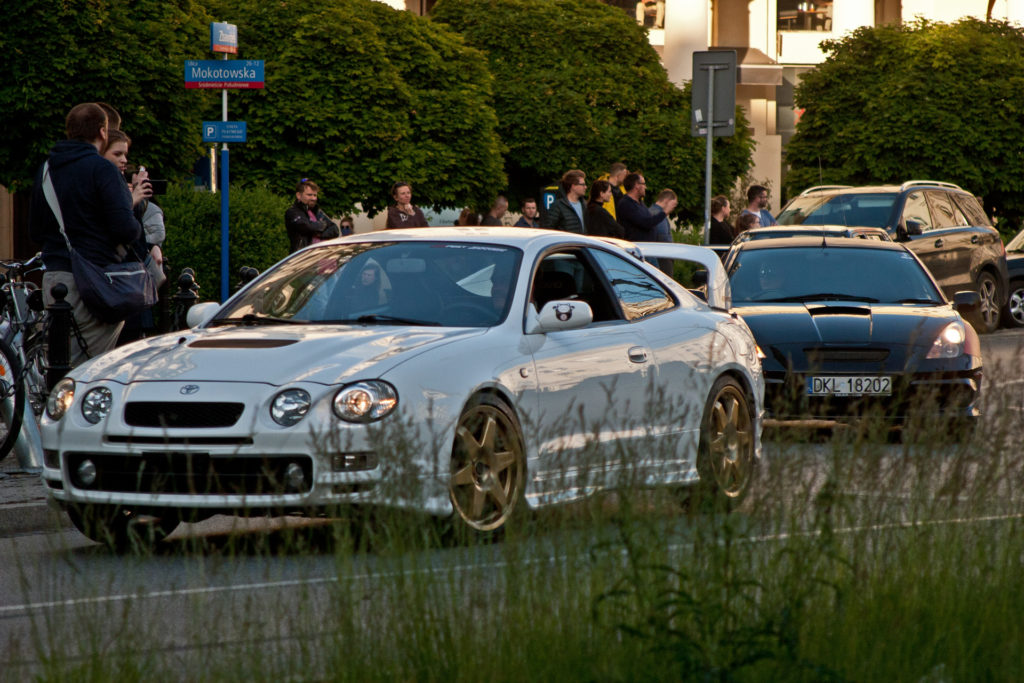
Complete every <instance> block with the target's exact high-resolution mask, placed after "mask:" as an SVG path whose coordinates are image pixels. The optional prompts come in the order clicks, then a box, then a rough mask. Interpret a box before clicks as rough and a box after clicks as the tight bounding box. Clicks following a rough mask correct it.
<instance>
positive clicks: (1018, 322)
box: [1003, 280, 1024, 327]
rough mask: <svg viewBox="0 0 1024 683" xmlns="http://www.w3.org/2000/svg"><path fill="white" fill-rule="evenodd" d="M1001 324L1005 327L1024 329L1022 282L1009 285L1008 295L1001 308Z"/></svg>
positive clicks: (1023, 291) (1023, 282)
mask: <svg viewBox="0 0 1024 683" xmlns="http://www.w3.org/2000/svg"><path fill="white" fill-rule="evenodd" d="M1003 324H1004V325H1006V326H1007V327H1024V280H1014V281H1013V282H1011V283H1010V295H1009V296H1008V297H1006V306H1004V307H1003Z"/></svg>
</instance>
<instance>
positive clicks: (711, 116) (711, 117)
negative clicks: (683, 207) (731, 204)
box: [704, 66, 718, 244]
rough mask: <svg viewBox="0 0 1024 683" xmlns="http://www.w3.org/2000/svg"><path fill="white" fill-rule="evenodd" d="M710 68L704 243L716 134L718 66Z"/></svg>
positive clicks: (708, 225) (708, 223) (707, 238)
mask: <svg viewBox="0 0 1024 683" xmlns="http://www.w3.org/2000/svg"><path fill="white" fill-rule="evenodd" d="M704 68H706V69H707V70H708V118H707V124H706V128H705V129H704V130H705V134H706V135H707V139H708V140H707V147H706V148H705V159H704V244H708V242H709V241H710V239H711V141H712V138H713V137H714V135H715V69H716V68H718V67H716V66H707V67H704Z"/></svg>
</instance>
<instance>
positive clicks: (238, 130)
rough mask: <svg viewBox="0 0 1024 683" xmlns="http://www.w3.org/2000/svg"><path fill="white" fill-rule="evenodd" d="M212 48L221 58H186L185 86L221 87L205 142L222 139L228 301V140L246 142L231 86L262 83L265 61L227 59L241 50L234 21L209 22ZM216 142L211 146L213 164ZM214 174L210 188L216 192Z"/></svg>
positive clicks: (224, 294) (223, 264) (223, 292)
mask: <svg viewBox="0 0 1024 683" xmlns="http://www.w3.org/2000/svg"><path fill="white" fill-rule="evenodd" d="M210 51H211V52H220V53H223V59H221V60H200V59H187V60H185V87H186V88H203V89H205V88H220V89H221V119H222V120H221V121H203V128H202V133H203V142H213V143H218V142H219V143H221V148H220V300H221V301H227V298H228V293H229V285H230V278H229V276H228V271H229V263H228V245H229V242H230V239H229V236H230V231H229V227H228V217H229V208H230V201H229V194H230V184H229V182H228V180H229V174H228V162H229V157H228V143H229V142H245V141H246V135H247V131H246V126H245V121H228V89H233V90H249V89H253V88H262V87H263V61H262V60H256V59H249V60H240V59H239V60H228V54H237V53H238V27H237V26H235V25H234V24H226V23H222V22H213V23H211V24H210ZM215 148H216V145H214V146H213V147H211V148H210V154H211V164H212V163H213V156H212V155H213V153H214V149H215ZM214 182H215V181H214V174H212V173H211V176H210V185H211V190H213V191H214V192H216V189H215V188H214V187H213V185H214Z"/></svg>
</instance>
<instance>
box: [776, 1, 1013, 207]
mask: <svg viewBox="0 0 1024 683" xmlns="http://www.w3.org/2000/svg"><path fill="white" fill-rule="evenodd" d="M822 47H823V49H824V50H825V52H826V53H827V55H828V57H827V59H826V61H825V62H824V63H822V64H821V65H819V66H818V67H817V68H815V69H814V70H813V71H810V72H808V73H807V74H805V75H804V76H803V78H802V80H801V83H800V85H799V87H798V88H797V90H796V93H795V100H796V104H797V106H798V107H801V108H803V109H804V113H803V115H802V117H801V119H800V123H799V125H798V126H797V132H796V135H795V136H794V137H793V139H792V140H791V141H790V143H789V145H788V146H787V149H786V161H787V164H788V165H789V170H788V172H787V175H786V186H787V189H788V190H789V192H790V193H794V192H799V191H800V190H802V189H803V188H805V187H807V186H808V185H817V184H819V183H847V184H853V185H864V184H871V183H894V182H902V181H904V180H910V179H913V178H928V179H934V180H943V181H949V182H954V183H958V184H960V185H962V186H963V187H964V188H965V189H968V190H970V191H971V192H974V193H975V194H978V195H980V196H982V197H983V199H984V202H985V206H986V209H987V210H989V211H990V212H992V213H994V214H996V215H998V216H1000V217H1001V218H1009V219H1011V220H1012V221H1013V222H1014V223H1018V222H1019V221H1020V218H1021V216H1022V215H1024V121H1022V119H1021V112H1024V30H1022V29H1021V28H1020V27H1016V26H1011V25H1009V24H1007V23H1004V22H983V21H979V20H977V19H964V20H962V21H959V22H957V23H954V24H941V23H931V22H928V21H924V20H919V21H916V22H914V23H911V24H906V25H903V26H879V27H875V28H860V29H858V30H857V31H855V32H854V33H852V34H850V35H849V36H847V37H845V38H842V39H840V40H829V41H824V42H823V43H822Z"/></svg>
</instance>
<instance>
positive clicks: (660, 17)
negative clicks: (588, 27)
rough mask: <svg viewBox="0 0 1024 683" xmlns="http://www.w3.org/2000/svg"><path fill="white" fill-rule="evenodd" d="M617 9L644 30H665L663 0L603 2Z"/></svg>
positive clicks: (613, 0)
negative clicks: (631, 18) (644, 28)
mask: <svg viewBox="0 0 1024 683" xmlns="http://www.w3.org/2000/svg"><path fill="white" fill-rule="evenodd" d="M604 4H606V5H611V6H612V7H618V8H620V9H621V10H623V11H624V12H626V13H627V14H628V15H629V16H631V17H633V18H634V19H636V23H638V24H640V25H641V26H644V27H646V28H665V0H639V2H638V1H637V0H604Z"/></svg>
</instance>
